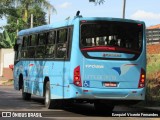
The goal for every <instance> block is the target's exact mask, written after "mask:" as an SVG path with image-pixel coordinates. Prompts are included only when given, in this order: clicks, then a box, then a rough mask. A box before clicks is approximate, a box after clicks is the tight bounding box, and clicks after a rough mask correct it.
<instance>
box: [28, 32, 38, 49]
mask: <svg viewBox="0 0 160 120" xmlns="http://www.w3.org/2000/svg"><path fill="white" fill-rule="evenodd" d="M36 44H37V35H36V34H35V35H31V36H30V39H29V46H35V45H36Z"/></svg>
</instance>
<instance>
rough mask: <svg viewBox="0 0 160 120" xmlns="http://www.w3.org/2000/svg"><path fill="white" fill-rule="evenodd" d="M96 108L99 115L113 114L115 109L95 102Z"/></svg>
mask: <svg viewBox="0 0 160 120" xmlns="http://www.w3.org/2000/svg"><path fill="white" fill-rule="evenodd" d="M94 108H95V110H96V112H97V113H101V114H105V113H111V112H112V111H113V109H114V105H107V104H105V103H101V102H94Z"/></svg>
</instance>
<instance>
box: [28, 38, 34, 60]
mask: <svg viewBox="0 0 160 120" xmlns="http://www.w3.org/2000/svg"><path fill="white" fill-rule="evenodd" d="M28 41H29V45H28V48H27V53H28V58H34V57H35V44H36V35H31V36H29V39H28Z"/></svg>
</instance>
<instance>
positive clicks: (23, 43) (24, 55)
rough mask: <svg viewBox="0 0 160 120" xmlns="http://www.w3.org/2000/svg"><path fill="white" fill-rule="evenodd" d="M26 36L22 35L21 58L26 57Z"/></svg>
mask: <svg viewBox="0 0 160 120" xmlns="http://www.w3.org/2000/svg"><path fill="white" fill-rule="evenodd" d="M27 45H28V36H24V37H23V42H22V51H21V58H27Z"/></svg>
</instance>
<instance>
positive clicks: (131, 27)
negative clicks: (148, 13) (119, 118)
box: [14, 17, 146, 112]
mask: <svg viewBox="0 0 160 120" xmlns="http://www.w3.org/2000/svg"><path fill="white" fill-rule="evenodd" d="M15 51H16V52H15V53H16V54H15V65H14V88H15V89H16V90H20V89H22V97H23V99H24V100H29V99H30V98H31V94H34V95H38V96H41V97H44V98H45V106H46V107H47V108H55V107H57V105H58V103H59V101H61V100H63V101H74V102H88V103H94V107H95V109H96V110H97V111H102V112H103V111H110V110H112V109H113V108H114V106H115V105H117V104H121V103H130V104H131V103H136V102H139V101H142V100H144V99H145V79H146V39H145V24H144V22H141V21H135V20H128V19H119V18H105V17H104V18H103V17H102V18H97V17H89V18H87V17H86V18H85V17H75V18H74V19H72V20H65V21H64V22H60V23H55V24H50V25H44V26H39V27H35V28H31V29H26V30H22V31H20V32H19V34H18V40H17V43H16V45H15Z"/></svg>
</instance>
